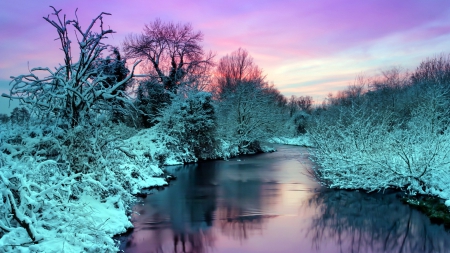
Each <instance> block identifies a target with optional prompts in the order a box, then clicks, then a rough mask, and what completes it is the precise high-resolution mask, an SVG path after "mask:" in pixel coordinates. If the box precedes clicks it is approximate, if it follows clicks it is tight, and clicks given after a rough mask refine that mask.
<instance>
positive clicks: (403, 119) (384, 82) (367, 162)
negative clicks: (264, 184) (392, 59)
mask: <svg viewBox="0 0 450 253" xmlns="http://www.w3.org/2000/svg"><path fill="white" fill-rule="evenodd" d="M449 106H450V58H448V57H445V56H439V57H435V58H430V59H427V60H424V61H423V62H422V63H421V64H420V65H419V66H418V67H417V69H416V70H415V71H413V72H411V73H408V72H402V71H400V69H398V68H394V69H391V70H388V71H384V72H383V73H382V75H381V76H380V77H377V78H373V79H367V78H366V79H365V78H357V79H356V82H355V84H354V85H352V86H350V87H349V88H348V89H347V90H345V91H342V92H339V93H338V94H337V95H334V96H329V98H328V99H327V100H326V102H324V104H323V105H322V106H320V107H318V108H317V109H316V110H314V112H313V114H312V116H311V118H310V119H311V120H310V121H308V122H307V129H308V133H309V135H310V138H311V139H312V140H313V143H314V146H315V147H316V148H315V149H314V152H313V159H314V161H315V162H316V164H317V167H316V168H315V170H314V171H313V173H315V175H316V176H317V178H318V179H319V180H320V181H321V182H322V183H323V184H325V185H327V186H330V187H336V188H347V189H355V188H356V189H365V190H369V191H373V190H382V189H386V188H399V189H402V190H405V191H407V192H409V193H413V194H415V193H422V194H432V195H438V196H440V197H442V198H445V199H450V191H449V189H448V185H449V184H450V177H449V175H450V174H449V172H450V167H449V164H450V157H449V156H450V130H449V129H448V126H449V116H450V110H449V108H450V107H449Z"/></svg>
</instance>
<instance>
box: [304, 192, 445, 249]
mask: <svg viewBox="0 0 450 253" xmlns="http://www.w3.org/2000/svg"><path fill="white" fill-rule="evenodd" d="M308 204H309V206H316V208H317V211H318V212H317V214H316V215H315V216H314V217H313V218H312V221H311V222H312V223H311V228H310V230H309V231H308V232H307V235H306V236H307V237H311V240H312V242H313V246H314V247H315V248H316V249H317V250H319V249H320V247H321V244H323V243H326V242H328V241H332V240H334V241H335V243H337V244H338V245H339V247H340V250H341V252H421V253H422V252H450V234H449V233H447V232H446V231H445V230H444V229H443V227H442V226H436V225H432V224H431V223H430V221H429V219H428V218H427V217H425V216H424V215H423V214H421V213H419V212H418V211H416V210H413V209H411V208H410V207H409V206H406V205H404V204H402V203H401V202H400V201H399V200H398V199H396V198H395V196H394V194H385V195H383V194H381V193H372V194H368V193H364V192H356V191H343V190H324V191H322V192H320V193H318V194H316V195H313V196H312V197H311V199H309V202H308Z"/></svg>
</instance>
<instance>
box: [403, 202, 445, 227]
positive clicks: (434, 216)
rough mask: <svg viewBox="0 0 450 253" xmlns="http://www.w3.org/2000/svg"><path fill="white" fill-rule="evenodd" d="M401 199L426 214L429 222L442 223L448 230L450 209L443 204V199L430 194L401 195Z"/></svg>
mask: <svg viewBox="0 0 450 253" xmlns="http://www.w3.org/2000/svg"><path fill="white" fill-rule="evenodd" d="M402 201H403V203H404V204H407V205H409V206H411V207H412V208H414V209H416V210H418V211H420V212H421V213H423V214H425V215H426V216H428V218H430V221H431V223H433V224H437V225H444V227H445V229H446V230H447V231H450V209H449V207H447V206H446V205H445V203H444V202H445V200H444V199H442V198H439V197H436V196H430V195H416V196H408V195H406V196H403V197H402Z"/></svg>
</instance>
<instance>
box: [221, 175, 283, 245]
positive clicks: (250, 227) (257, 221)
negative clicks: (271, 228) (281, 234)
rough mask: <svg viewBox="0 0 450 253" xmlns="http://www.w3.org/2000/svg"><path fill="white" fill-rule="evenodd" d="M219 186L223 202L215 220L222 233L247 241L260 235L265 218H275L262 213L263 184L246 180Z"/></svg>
mask: <svg viewBox="0 0 450 253" xmlns="http://www.w3.org/2000/svg"><path fill="white" fill-rule="evenodd" d="M221 185H222V187H221V190H222V193H221V196H223V200H222V201H221V204H220V206H219V208H218V209H217V211H216V219H217V223H218V225H219V227H220V229H221V231H222V233H223V234H224V235H227V236H229V237H231V238H234V239H239V240H245V239H247V238H248V237H249V236H250V235H251V234H252V233H262V230H263V228H264V227H263V224H264V222H265V221H266V220H267V218H271V217H275V216H271V215H265V214H264V213H263V208H264V207H263V199H262V198H263V191H264V183H263V182H261V180H259V179H251V180H247V179H246V180H226V181H224V182H222V183H221ZM273 190H274V189H272V191H273ZM266 198H267V196H266Z"/></svg>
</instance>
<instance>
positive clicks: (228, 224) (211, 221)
mask: <svg viewBox="0 0 450 253" xmlns="http://www.w3.org/2000/svg"><path fill="white" fill-rule="evenodd" d="M276 148H277V150H278V151H277V152H274V153H267V154H260V155H253V156H241V157H238V158H233V159H230V160H229V161H210V162H202V163H199V164H193V165H187V166H171V167H168V170H170V172H171V173H173V174H174V175H176V176H177V180H176V181H173V182H172V183H171V185H170V186H169V187H167V188H166V189H164V190H161V191H159V192H155V193H154V194H152V195H149V196H148V197H147V198H146V199H145V200H143V202H141V203H139V204H137V205H136V206H134V208H133V210H134V213H133V215H132V222H133V224H134V226H135V229H134V231H133V232H132V234H131V235H129V236H128V237H126V238H122V240H123V243H122V245H121V249H122V250H124V251H125V252H139V253H141V252H142V253H143V252H155V253H156V252H158V253H163V252H195V253H201V252H217V253H221V252H227V253H228V252H229V253H231V252H327V253H328V252H330V253H332V252H420V253H422V252H450V233H448V232H446V231H445V230H444V228H443V226H438V225H434V224H431V223H430V221H429V219H428V218H427V217H426V216H424V215H423V214H421V213H419V212H418V211H416V210H414V209H411V208H410V207H409V206H406V205H404V204H402V203H401V201H400V200H399V199H398V198H397V197H396V193H393V192H391V193H387V192H385V193H384V194H382V193H371V194H368V193H364V192H358V191H343V190H329V189H325V188H323V187H321V186H320V185H319V184H318V183H317V182H315V181H314V179H312V178H310V177H309V176H308V173H307V168H310V167H311V166H312V164H311V162H310V161H309V160H308V159H307V150H306V149H305V148H302V147H295V146H285V145H280V146H276Z"/></svg>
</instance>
